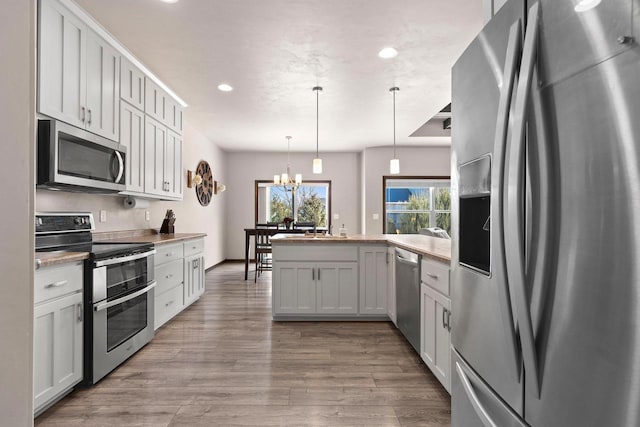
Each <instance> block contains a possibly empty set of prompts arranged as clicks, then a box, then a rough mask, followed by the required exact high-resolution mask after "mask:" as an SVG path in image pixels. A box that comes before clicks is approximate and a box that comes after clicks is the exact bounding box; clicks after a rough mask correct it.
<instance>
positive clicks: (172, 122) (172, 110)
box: [165, 96, 183, 134]
mask: <svg viewBox="0 0 640 427" xmlns="http://www.w3.org/2000/svg"><path fill="white" fill-rule="evenodd" d="M165 105H166V122H167V126H168V127H169V129H171V130H173V131H175V132H177V133H179V134H182V115H183V110H182V107H181V106H180V105H179V104H178V102H177V101H175V100H174V99H173V98H171V97H170V96H167V97H166V99H165Z"/></svg>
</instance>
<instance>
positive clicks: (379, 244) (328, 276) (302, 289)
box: [271, 234, 451, 320]
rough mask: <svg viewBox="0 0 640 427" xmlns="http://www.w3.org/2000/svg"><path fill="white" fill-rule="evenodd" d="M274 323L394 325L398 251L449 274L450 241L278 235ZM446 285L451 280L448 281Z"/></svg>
mask: <svg viewBox="0 0 640 427" xmlns="http://www.w3.org/2000/svg"><path fill="white" fill-rule="evenodd" d="M271 242H272V245H273V293H272V302H273V305H272V310H273V318H274V320H389V319H391V320H394V318H395V286H394V285H395V283H394V273H393V267H394V263H393V260H394V256H395V248H396V247H398V248H401V249H404V250H408V251H410V252H413V253H415V254H417V255H421V256H422V257H423V270H424V263H425V262H430V263H431V264H436V265H440V266H442V267H443V268H445V269H446V271H447V274H448V269H449V263H450V259H451V241H450V240H447V239H439V238H435V237H429V236H422V235H393V234H379V235H353V236H348V237H337V236H317V237H314V236H300V235H287V234H280V235H276V236H274V237H273V238H272V240H271ZM446 280H447V283H448V276H447V278H446Z"/></svg>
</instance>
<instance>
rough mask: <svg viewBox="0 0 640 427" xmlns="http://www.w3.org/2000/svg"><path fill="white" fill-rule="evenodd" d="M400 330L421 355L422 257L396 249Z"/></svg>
mask: <svg viewBox="0 0 640 427" xmlns="http://www.w3.org/2000/svg"><path fill="white" fill-rule="evenodd" d="M395 263H396V265H395V267H396V310H397V320H398V328H399V329H400V331H401V332H402V334H403V335H404V336H405V338H407V340H408V341H409V343H410V344H411V345H412V346H413V348H414V349H415V350H416V351H417V352H418V354H420V255H417V254H414V253H413V252H409V251H405V250H403V249H398V248H396V256H395Z"/></svg>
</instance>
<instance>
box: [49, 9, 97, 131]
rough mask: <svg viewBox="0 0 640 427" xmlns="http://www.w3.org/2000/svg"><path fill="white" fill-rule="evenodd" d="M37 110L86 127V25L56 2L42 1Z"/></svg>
mask: <svg viewBox="0 0 640 427" xmlns="http://www.w3.org/2000/svg"><path fill="white" fill-rule="evenodd" d="M39 11H40V25H39V31H38V111H39V112H40V113H42V114H46V115H47V116H51V117H54V118H56V119H59V120H62V121H63V122H66V123H69V124H72V125H74V126H78V127H84V126H85V118H86V110H85V107H86V106H85V100H86V92H85V91H86V88H87V84H86V80H85V78H86V56H85V52H86V50H85V49H86V43H87V28H86V26H85V25H84V23H82V22H81V21H80V20H79V19H78V18H76V16H75V15H73V14H72V13H71V12H70V11H69V10H67V9H66V8H65V7H64V6H62V5H61V4H59V3H58V2H56V1H50V0H43V1H40V2H39Z"/></svg>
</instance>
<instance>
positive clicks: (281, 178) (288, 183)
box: [273, 136, 302, 191]
mask: <svg viewBox="0 0 640 427" xmlns="http://www.w3.org/2000/svg"><path fill="white" fill-rule="evenodd" d="M285 138H287V171H286V172H285V173H283V174H281V175H274V176H273V183H274V184H276V185H282V186H283V187H284V188H285V190H287V191H295V190H296V189H297V188H298V186H299V185H300V184H302V174H300V173H297V174H296V175H295V179H293V178H292V177H291V162H290V150H291V138H292V137H291V136H286V137H285Z"/></svg>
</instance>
